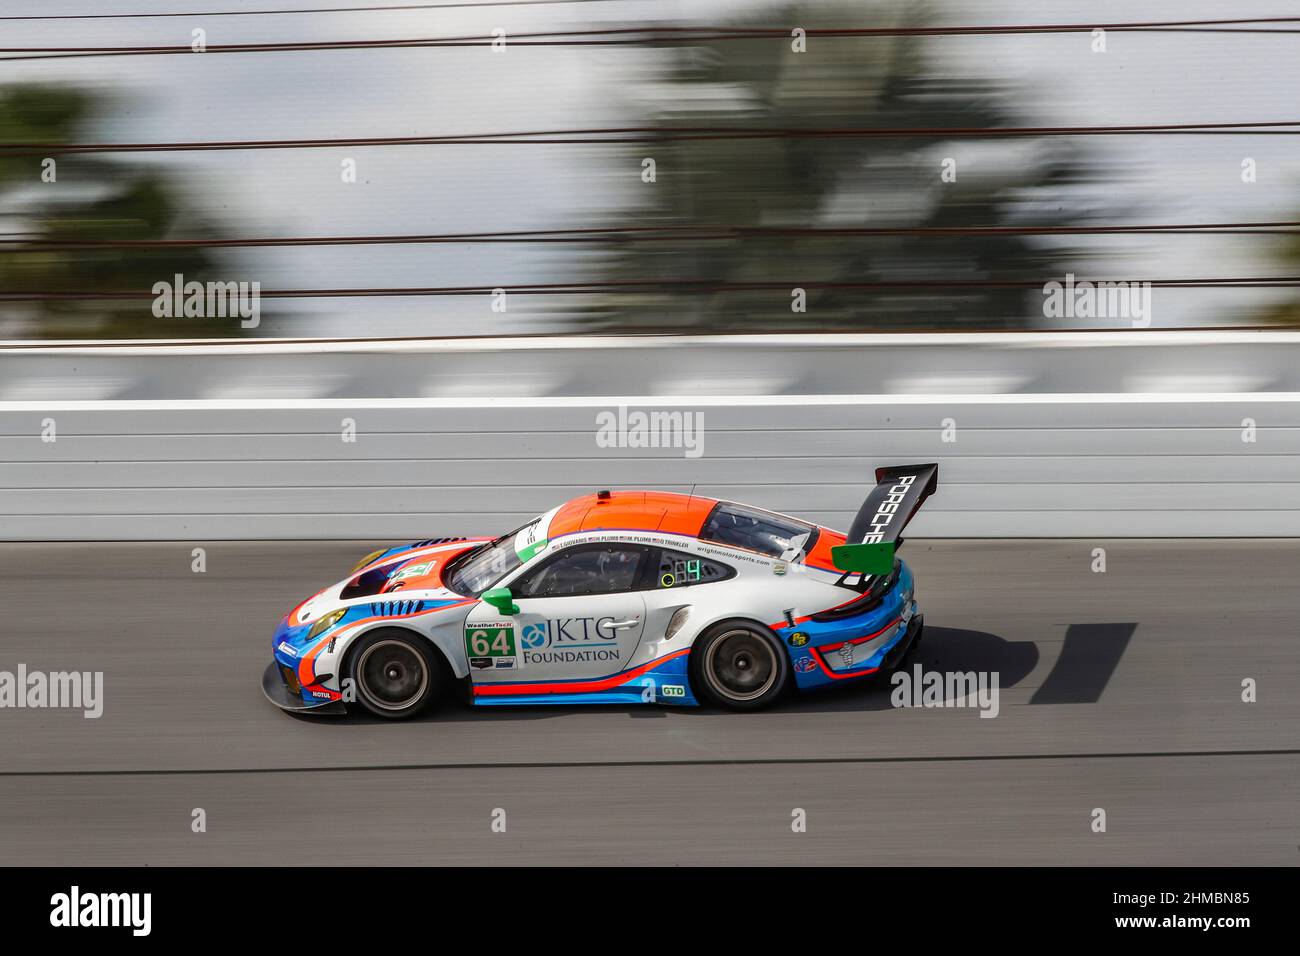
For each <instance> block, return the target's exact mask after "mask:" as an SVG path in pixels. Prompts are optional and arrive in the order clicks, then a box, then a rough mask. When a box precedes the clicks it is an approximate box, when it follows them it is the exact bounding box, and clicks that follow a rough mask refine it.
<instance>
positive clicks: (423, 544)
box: [411, 538, 469, 548]
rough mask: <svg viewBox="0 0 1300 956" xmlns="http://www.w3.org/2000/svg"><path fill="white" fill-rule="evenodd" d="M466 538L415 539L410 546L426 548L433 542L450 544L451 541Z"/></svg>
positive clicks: (464, 539)
mask: <svg viewBox="0 0 1300 956" xmlns="http://www.w3.org/2000/svg"><path fill="white" fill-rule="evenodd" d="M468 540H469V539H468V538H430V539H429V540H428V541H417V542H415V543H414V544H413V545H411V547H413V548H427V547H429V546H430V545H433V544H451V543H452V542H453V541H468Z"/></svg>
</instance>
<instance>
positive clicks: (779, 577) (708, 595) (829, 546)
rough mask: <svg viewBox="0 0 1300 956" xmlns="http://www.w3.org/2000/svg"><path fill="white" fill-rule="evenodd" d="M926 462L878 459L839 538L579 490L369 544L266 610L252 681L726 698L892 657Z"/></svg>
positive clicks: (844, 675)
mask: <svg viewBox="0 0 1300 956" xmlns="http://www.w3.org/2000/svg"><path fill="white" fill-rule="evenodd" d="M938 471H939V469H938V466H937V465H933V464H928V465H903V466H897V467H890V468H880V469H877V471H876V481H877V484H876V486H875V488H873V489H872V490H871V492H870V493H869V494H868V495H867V498H866V501H865V502H864V504H863V506H862V509H861V510H860V511H859V513H858V515H857V518H856V519H855V520H854V523H853V527H852V528H851V529H850V532H849V534H848V535H847V536H845V535H843V534H841V533H840V532H837V531H832V530H831V529H829V528H822V527H818V526H817V525H814V524H810V523H808V522H805V521H801V520H799V519H797V518H790V517H787V516H785V515H779V514H773V513H771V512H768V511H763V510H760V509H758V508H752V507H749V506H747V505H742V504H735V503H732V502H727V501H718V500H716V499H712V498H702V497H699V496H695V495H682V494H671V493H666V492H656V491H619V492H612V493H611V492H608V491H601V492H598V493H596V494H592V495H587V496H584V497H582V498H576V499H574V500H573V501H570V502H568V503H566V504H563V505H560V506H559V507H558V508H554V509H552V510H551V511H548V512H547V513H546V514H544V515H541V516H540V517H538V518H535V519H534V520H532V521H530V522H528V523H527V524H525V525H524V526H523V527H522V528H519V529H518V530H516V531H512V532H510V533H509V534H506V535H502V536H501V537H499V538H494V539H487V538H481V539H469V538H442V539H434V540H429V541H420V542H417V543H415V544H409V545H403V546H401V547H396V548H389V549H387V550H384V551H377V552H375V553H374V554H371V555H368V556H367V557H366V558H364V559H363V560H362V561H361V563H360V564H358V565H357V566H356V568H354V569H353V571H352V573H351V574H350V575H349V576H348V577H347V578H346V579H344V580H343V581H341V582H339V583H338V584H335V585H333V586H332V587H329V588H326V589H325V590H324V591H321V592H320V593H319V594H316V595H315V596H314V597H311V598H309V599H308V600H306V601H304V602H303V603H301V604H299V605H298V606H297V607H295V608H294V609H293V610H292V611H290V612H289V613H288V614H287V615H285V617H284V619H283V620H282V621H281V622H280V626H279V628H278V629H277V630H276V633H275V637H274V640H273V645H274V651H273V653H274V658H275V659H274V662H273V663H272V664H271V665H270V666H269V667H268V668H267V670H266V673H265V674H264V675H263V680H262V688H263V690H264V691H265V692H266V695H267V697H269V698H270V700H271V701H272V702H273V703H274V704H276V705H277V706H279V707H281V708H283V709H285V710H289V711H312V712H326V713H342V712H345V711H346V709H347V704H349V703H353V702H356V703H360V704H361V705H362V706H363V707H365V708H366V709H367V710H368V711H370V712H371V713H374V714H377V715H379V716H381V717H388V718H402V717H409V716H411V715H413V714H416V713H418V712H419V711H421V710H423V709H424V708H425V707H427V706H428V705H429V704H431V703H432V702H433V701H435V700H437V699H438V698H439V697H441V696H443V695H445V694H446V693H447V692H448V691H450V690H452V688H453V687H455V686H456V684H457V683H458V682H460V683H463V684H465V685H467V687H468V692H469V696H470V698H471V700H472V701H473V703H474V704H476V705H492V704H580V703H595V704H608V703H618V704H630V703H663V704H679V705H696V704H698V703H701V702H710V703H713V704H718V705H721V706H724V707H730V708H734V709H737V710H750V709H756V708H759V707H762V706H765V705H767V704H770V703H772V702H773V701H775V700H776V699H777V698H778V697H780V696H781V695H782V694H783V693H784V692H785V691H786V690H788V689H789V688H790V687H791V686H794V687H797V688H799V689H801V690H803V689H810V688H814V687H820V686H826V685H830V684H833V683H836V682H838V681H845V680H853V679H856V678H861V677H865V676H867V675H870V674H874V673H876V672H878V671H880V670H882V669H889V668H892V667H893V666H895V665H896V664H897V663H898V662H899V661H900V660H901V658H902V657H903V655H904V654H906V653H907V651H908V649H909V648H910V647H912V646H913V645H914V644H915V643H916V641H917V640H918V639H919V638H920V636H921V631H922V615H921V614H920V613H919V612H918V610H917V604H916V600H915V596H914V593H913V584H912V573H911V571H910V570H909V569H908V567H907V565H905V564H904V563H903V562H901V561H899V560H897V559H896V558H895V557H894V549H895V547H896V545H897V544H899V543H901V540H900V538H899V534H900V532H901V531H902V530H903V528H904V526H906V524H907V522H908V521H909V520H910V519H911V517H912V515H913V514H915V512H916V510H917V509H918V508H919V507H920V506H921V503H922V502H923V501H924V500H925V499H926V498H927V497H928V496H929V495H930V494H932V493H933V492H934V491H935V489H936V488H937V486H938Z"/></svg>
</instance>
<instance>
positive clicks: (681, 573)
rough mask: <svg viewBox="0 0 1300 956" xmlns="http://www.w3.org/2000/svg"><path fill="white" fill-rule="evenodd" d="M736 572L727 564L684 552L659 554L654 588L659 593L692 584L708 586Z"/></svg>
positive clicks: (662, 551)
mask: <svg viewBox="0 0 1300 956" xmlns="http://www.w3.org/2000/svg"><path fill="white" fill-rule="evenodd" d="M734 573H735V572H734V571H733V570H732V569H731V568H729V567H727V566H726V565H725V564H719V563H718V562H717V561H710V560H709V559H708V558H701V557H698V556H697V555H694V554H687V553H686V552H684V551H669V550H667V549H663V550H661V551H660V552H659V573H658V574H656V575H655V578H654V581H653V583H652V586H653V587H654V589H655V590H657V591H662V590H663V589H664V588H683V587H688V586H690V585H692V584H708V583H709V582H711V581H722V580H725V579H726V578H729V577H731V576H732V575H733V574H734Z"/></svg>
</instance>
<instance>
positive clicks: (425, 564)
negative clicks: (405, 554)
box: [393, 561, 433, 581]
mask: <svg viewBox="0 0 1300 956" xmlns="http://www.w3.org/2000/svg"><path fill="white" fill-rule="evenodd" d="M431 567H433V562H432V561H421V562H420V563H419V564H408V565H407V566H406V567H404V568H402V570H400V571H398V572H397V573H396V574H394V575H393V580H394V581H400V580H402V578H418V577H423V576H424V575H426V574H428V573H429V569H430V568H431Z"/></svg>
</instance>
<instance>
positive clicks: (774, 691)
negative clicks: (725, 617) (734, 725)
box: [691, 621, 790, 710]
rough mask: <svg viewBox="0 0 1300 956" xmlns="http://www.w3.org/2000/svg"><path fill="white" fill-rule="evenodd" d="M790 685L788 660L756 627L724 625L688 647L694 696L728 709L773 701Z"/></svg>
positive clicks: (755, 706)
mask: <svg viewBox="0 0 1300 956" xmlns="http://www.w3.org/2000/svg"><path fill="white" fill-rule="evenodd" d="M789 681H790V659H789V657H787V656H786V652H785V648H783V647H782V646H781V644H780V642H779V641H777V639H776V637H774V636H773V635H772V633H771V632H770V631H769V630H767V628H765V627H762V626H761V625H758V624H752V623H750V622H748V621H724V622H722V623H721V624H715V625H714V626H713V627H711V628H709V630H707V631H706V632H705V633H704V634H703V635H701V636H700V638H699V639H698V640H697V641H696V642H695V645H694V646H693V647H692V648H691V683H692V686H693V687H694V688H695V689H696V693H699V694H701V695H702V696H704V697H705V698H707V699H708V700H710V701H712V702H713V703H715V704H718V705H720V706H722V707H727V708H730V709H732V710H758V709H759V708H761V707H766V706H768V705H769V704H771V703H773V702H774V701H775V700H776V699H777V698H778V697H780V696H781V694H782V693H783V692H784V691H785V688H786V685H787V684H788V683H789Z"/></svg>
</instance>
